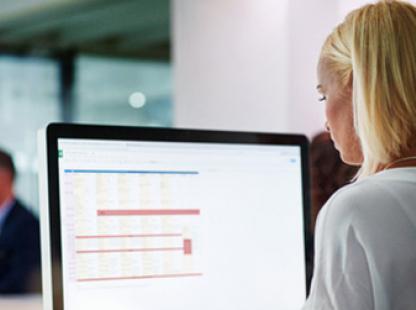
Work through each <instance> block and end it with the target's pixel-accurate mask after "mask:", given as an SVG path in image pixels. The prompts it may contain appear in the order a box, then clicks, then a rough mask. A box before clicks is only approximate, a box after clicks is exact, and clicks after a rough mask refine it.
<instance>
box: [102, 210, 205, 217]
mask: <svg viewBox="0 0 416 310" xmlns="http://www.w3.org/2000/svg"><path fill="white" fill-rule="evenodd" d="M97 215H98V216H162V215H200V210H199V209H132V210H127V209H124V210H111V209H100V210H97Z"/></svg>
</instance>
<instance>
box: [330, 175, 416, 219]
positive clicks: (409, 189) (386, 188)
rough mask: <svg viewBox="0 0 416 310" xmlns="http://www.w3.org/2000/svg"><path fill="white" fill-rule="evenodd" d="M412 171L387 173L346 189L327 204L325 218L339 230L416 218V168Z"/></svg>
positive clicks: (366, 179)
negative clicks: (404, 218) (395, 219)
mask: <svg viewBox="0 0 416 310" xmlns="http://www.w3.org/2000/svg"><path fill="white" fill-rule="evenodd" d="M412 169H413V170H412ZM412 169H401V170H400V169H394V170H395V171H393V170H392V171H384V172H382V173H379V174H376V175H373V176H370V177H367V178H365V179H363V180H360V181H357V182H355V183H352V184H349V185H346V186H344V187H343V188H341V189H339V190H338V191H337V192H336V193H335V194H334V195H333V196H332V197H331V198H330V199H329V200H328V202H327V203H326V204H325V206H324V207H323V209H322V217H323V218H325V221H326V222H327V223H328V224H330V225H336V226H340V225H341V226H342V225H344V226H351V225H354V226H356V225H365V226H368V225H371V224H372V223H374V224H375V225H377V224H380V221H385V220H392V219H394V218H396V217H398V216H409V215H410V216H414V217H415V218H416V207H414V205H415V201H416V168H412ZM409 213H410V214H409ZM412 213H413V214H412ZM406 214H407V215H406Z"/></svg>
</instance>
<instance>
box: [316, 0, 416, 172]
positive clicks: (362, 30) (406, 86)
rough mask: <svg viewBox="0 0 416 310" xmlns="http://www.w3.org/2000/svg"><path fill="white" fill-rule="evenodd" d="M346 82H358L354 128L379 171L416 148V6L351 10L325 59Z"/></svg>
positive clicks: (387, 4)
mask: <svg viewBox="0 0 416 310" xmlns="http://www.w3.org/2000/svg"><path fill="white" fill-rule="evenodd" d="M322 61H324V62H325V64H326V66H327V68H328V70H329V71H330V72H331V73H332V74H334V75H335V76H336V78H337V79H338V81H339V82H340V83H341V85H342V86H345V87H347V86H348V84H350V83H351V81H352V100H353V111H354V127H355V130H356V133H357V136H358V137H359V140H360V143H361V149H362V153H363V163H362V166H361V169H360V171H359V172H358V175H357V178H358V179H360V178H362V177H365V176H368V175H371V174H374V173H375V172H377V171H378V170H380V167H382V166H383V165H385V164H386V163H388V162H391V161H392V160H394V159H397V158H400V157H401V156H403V154H405V153H406V152H408V151H409V150H411V149H412V148H414V147H415V146H416V8H415V7H414V6H413V5H411V4H409V3H405V2H402V1H379V2H377V3H375V4H369V5H366V6H364V7H362V8H360V9H357V10H355V11H353V12H351V13H350V14H349V15H348V16H347V17H346V18H345V20H344V22H343V23H341V24H340V25H338V26H337V27H336V28H335V30H334V31H333V32H332V33H331V34H330V35H329V37H328V38H327V40H326V41H325V43H324V45H323V47H322V51H321V62H322Z"/></svg>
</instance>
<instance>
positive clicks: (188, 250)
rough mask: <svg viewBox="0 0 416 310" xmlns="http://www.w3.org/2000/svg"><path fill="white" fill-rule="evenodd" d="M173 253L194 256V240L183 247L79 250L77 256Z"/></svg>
mask: <svg viewBox="0 0 416 310" xmlns="http://www.w3.org/2000/svg"><path fill="white" fill-rule="evenodd" d="M172 251H183V253H184V254H185V255H192V240H191V239H184V240H183V247H170V248H127V249H96V250H79V251H76V253H77V254H97V253H131V252H172Z"/></svg>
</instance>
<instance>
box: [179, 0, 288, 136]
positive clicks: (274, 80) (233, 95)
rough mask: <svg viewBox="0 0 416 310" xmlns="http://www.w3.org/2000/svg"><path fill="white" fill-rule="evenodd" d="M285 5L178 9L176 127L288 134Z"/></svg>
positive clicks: (237, 2)
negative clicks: (282, 132)
mask: <svg viewBox="0 0 416 310" xmlns="http://www.w3.org/2000/svg"><path fill="white" fill-rule="evenodd" d="M288 2H289V0H284V1H283V0H281V1H276V0H226V1H225V0H209V1H207V0H177V1H174V2H173V40H174V44H173V46H174V50H173V53H174V80H175V94H174V102H175V124H176V126H179V127H196V128H214V129H240V130H261V131H286V130H287V128H288V119H287V117H286V115H287V108H288V106H287V105H286V104H285V103H286V102H288V99H289V98H288V93H287V88H288V79H287V72H288V63H287V58H288V45H287V44H286V42H287V40H288V23H287V14H286V12H287V7H288Z"/></svg>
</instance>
